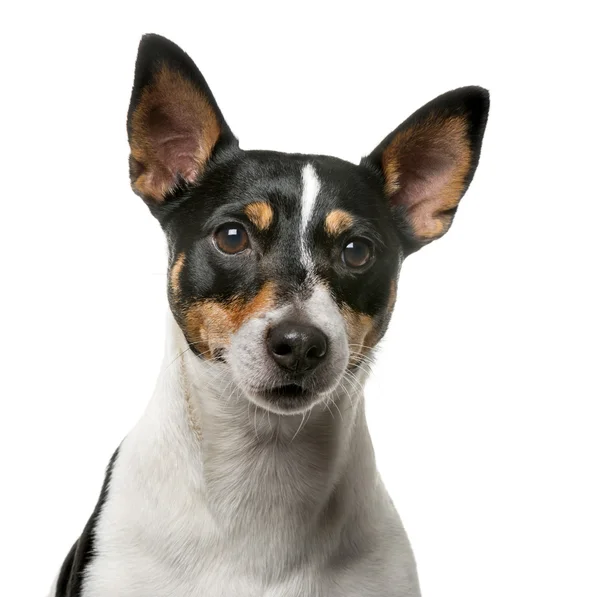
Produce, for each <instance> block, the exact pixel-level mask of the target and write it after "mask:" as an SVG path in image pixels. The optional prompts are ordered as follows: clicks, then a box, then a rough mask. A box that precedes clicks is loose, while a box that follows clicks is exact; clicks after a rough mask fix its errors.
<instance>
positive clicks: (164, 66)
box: [127, 34, 237, 206]
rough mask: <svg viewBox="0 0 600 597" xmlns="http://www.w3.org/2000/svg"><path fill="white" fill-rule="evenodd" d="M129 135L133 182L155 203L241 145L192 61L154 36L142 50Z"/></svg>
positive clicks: (145, 38)
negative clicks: (231, 147)
mask: <svg viewBox="0 0 600 597" xmlns="http://www.w3.org/2000/svg"><path fill="white" fill-rule="evenodd" d="M127 134H128V138H129V146H130V149H131V154H130V157H129V174H130V178H131V186H132V187H133V190H134V191H135V192H136V193H137V194H138V195H141V196H142V197H143V199H144V200H145V201H146V202H147V203H148V204H149V205H151V206H156V205H158V204H160V203H163V202H164V201H165V200H166V199H167V197H168V196H169V194H170V193H172V192H173V191H174V190H176V189H177V188H180V187H185V186H186V185H187V184H190V183H193V182H195V181H196V180H197V179H198V178H199V177H200V175H201V174H202V171H203V170H204V168H205V167H206V165H207V163H208V161H209V160H210V159H211V157H212V156H213V154H214V153H215V152H216V151H217V150H218V149H219V148H221V147H224V146H227V145H231V144H235V145H237V140H236V139H235V137H234V136H233V134H232V132H231V130H230V129H229V127H228V126H227V124H226V122H225V120H224V119H223V115H222V114H221V111H220V110H219V108H218V106H217V104H216V102H215V99H214V97H213V95H212V93H211V91H210V89H209V88H208V85H207V84H206V81H205V80H204V77H203V76H202V74H201V73H200V71H199V70H198V68H197V67H196V65H195V64H194V62H193V61H192V59H191V58H190V57H189V56H188V55H187V54H186V53H185V52H184V51H183V50H182V49H181V48H179V47H178V46H176V45H175V44H174V43H172V42H170V41H169V40H168V39H165V38H164V37H161V36H160V35H153V34H151V35H144V36H143V37H142V40H141V42H140V46H139V49H138V56H137V61H136V65H135V79H134V83H133V91H132V94H131V103H130V105H129V112H128V115H127Z"/></svg>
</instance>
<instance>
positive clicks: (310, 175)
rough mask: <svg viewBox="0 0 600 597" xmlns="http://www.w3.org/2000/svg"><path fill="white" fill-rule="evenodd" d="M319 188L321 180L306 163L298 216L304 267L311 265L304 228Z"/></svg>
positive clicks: (312, 209) (308, 220)
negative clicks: (299, 214) (299, 215)
mask: <svg viewBox="0 0 600 597" xmlns="http://www.w3.org/2000/svg"><path fill="white" fill-rule="evenodd" d="M320 190H321V182H320V181H319V177H318V176H317V173H316V172H315V169H314V167H313V165H312V164H306V166H304V168H303V169H302V200H301V201H302V203H301V209H302V211H301V217H300V243H301V244H300V248H301V252H302V261H303V262H304V265H305V266H306V267H309V268H310V266H311V261H310V254H309V251H308V246H307V244H306V230H307V227H308V223H309V222H310V218H311V216H312V213H313V211H314V207H315V202H316V200H317V195H318V194H319V191H320Z"/></svg>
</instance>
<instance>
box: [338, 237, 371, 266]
mask: <svg viewBox="0 0 600 597" xmlns="http://www.w3.org/2000/svg"><path fill="white" fill-rule="evenodd" d="M372 256H373V247H372V246H371V243H369V242H368V241H366V240H363V239H360V238H353V239H351V240H350V241H349V242H348V243H347V244H346V246H345V247H344V250H343V251H342V259H343V261H344V263H345V264H346V265H347V266H348V267H351V268H355V269H356V268H361V267H364V266H365V265H367V264H368V263H369V261H371V258H372Z"/></svg>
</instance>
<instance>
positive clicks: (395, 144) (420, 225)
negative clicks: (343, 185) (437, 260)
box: [361, 87, 489, 251]
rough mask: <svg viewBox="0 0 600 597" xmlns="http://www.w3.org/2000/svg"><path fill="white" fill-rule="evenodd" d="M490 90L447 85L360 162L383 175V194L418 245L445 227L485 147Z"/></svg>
mask: <svg viewBox="0 0 600 597" xmlns="http://www.w3.org/2000/svg"><path fill="white" fill-rule="evenodd" d="M488 110H489V94H488V92H487V91H486V90H485V89H482V88H481V87H463V88H460V89H455V90H454V91H449V92H448V93H445V94H443V95H440V96H439V97H438V98H436V99H434V100H433V101H431V102H429V103H428V104H426V105H425V106H423V107H422V108H421V109H419V110H417V111H416V112H415V113H414V114H413V115H412V116H411V117H410V118H408V119H407V120H406V121H405V122H404V123H403V124H401V125H400V126H399V127H398V128H397V129H396V130H395V131H393V132H392V133H391V134H390V135H388V136H387V137H386V138H385V139H384V140H383V141H382V142H381V143H380V144H379V145H378V146H377V148H376V149H375V150H374V151H373V152H372V153H371V154H370V155H369V156H368V157H366V158H363V160H362V162H361V164H363V165H367V166H370V167H374V168H375V169H376V170H377V171H378V172H379V173H380V174H381V175H382V177H383V182H384V190H385V194H386V196H387V198H388V201H389V202H390V204H391V206H392V209H393V211H394V214H395V215H396V216H397V219H398V221H399V222H400V225H401V226H402V228H403V231H404V233H405V235H406V236H407V239H408V241H409V243H410V245H411V246H410V247H409V250H411V251H415V250H417V249H419V248H420V247H422V246H423V245H425V244H427V243H429V242H431V241H432V240H435V239H436V238H439V237H440V236H442V235H443V234H445V233H446V231H447V230H448V228H450V224H451V223H452V219H453V217H454V213H455V212H456V209H457V207H458V202H459V201H460V199H461V198H462V196H463V195H464V193H465V191H466V190H467V188H468V186H469V184H470V182H471V179H472V178H473V174H474V173H475V169H476V168H477V163H478V161H479V153H480V151H481V142H482V139H483V133H484V130H485V125H486V121H487V115H488Z"/></svg>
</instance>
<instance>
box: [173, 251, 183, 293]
mask: <svg viewBox="0 0 600 597" xmlns="http://www.w3.org/2000/svg"><path fill="white" fill-rule="evenodd" d="M184 263H185V253H179V255H178V256H177V259H175V262H174V263H173V267H171V274H170V276H169V282H170V284H171V292H172V293H173V297H174V298H175V299H176V300H177V299H179V295H180V290H181V289H180V280H179V278H180V276H181V270H182V269H183V265H184Z"/></svg>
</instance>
